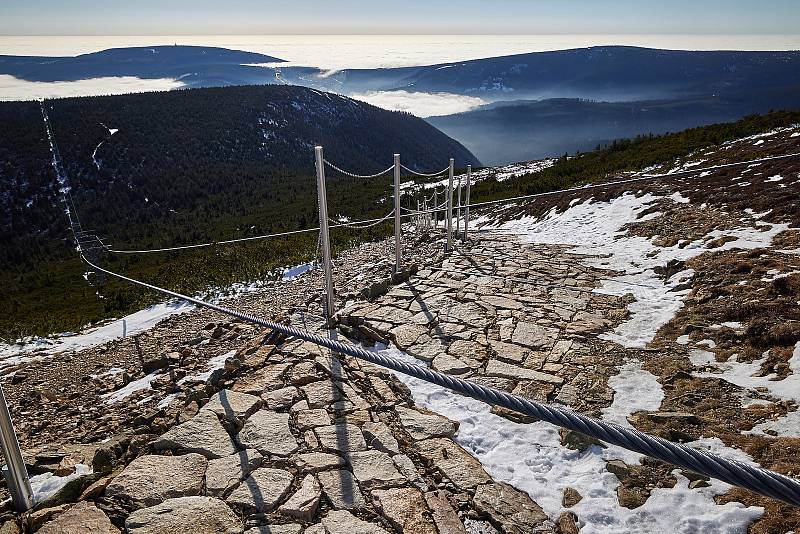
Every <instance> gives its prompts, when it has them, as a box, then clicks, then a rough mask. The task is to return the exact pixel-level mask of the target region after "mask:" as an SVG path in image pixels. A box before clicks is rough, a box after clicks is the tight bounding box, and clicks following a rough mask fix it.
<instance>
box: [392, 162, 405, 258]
mask: <svg viewBox="0 0 800 534" xmlns="http://www.w3.org/2000/svg"><path fill="white" fill-rule="evenodd" d="M400 224H401V219H400V154H395V155H394V270H395V272H398V273H399V272H400V269H401V268H402V267H403V246H402V244H401V243H400Z"/></svg>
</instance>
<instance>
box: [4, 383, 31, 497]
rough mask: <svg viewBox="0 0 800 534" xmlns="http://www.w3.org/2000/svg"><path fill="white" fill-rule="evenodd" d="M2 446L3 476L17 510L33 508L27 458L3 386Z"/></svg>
mask: <svg viewBox="0 0 800 534" xmlns="http://www.w3.org/2000/svg"><path fill="white" fill-rule="evenodd" d="M0 446H2V448H3V456H4V457H5V459H6V465H4V466H3V476H4V477H5V479H6V484H7V485H8V491H9V493H11V500H12V502H13V503H14V509H15V510H16V511H17V512H25V511H27V510H30V509H31V508H33V504H34V503H33V490H32V489H31V482H30V480H28V470H27V469H25V460H23V459H22V451H20V450H19V442H18V441H17V433H16V432H15V431H14V423H12V422H11V414H10V413H9V411H8V404H6V396H5V394H4V393H3V387H2V386H0Z"/></svg>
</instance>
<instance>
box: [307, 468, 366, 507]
mask: <svg viewBox="0 0 800 534" xmlns="http://www.w3.org/2000/svg"><path fill="white" fill-rule="evenodd" d="M317 477H318V478H319V483H320V484H321V485H322V491H323V492H324V493H325V496H326V497H327V498H328V500H329V501H330V502H331V504H332V505H333V507H334V508H336V509H346V510H354V509H361V508H365V507H366V506H367V502H366V500H365V499H364V495H362V493H361V490H360V489H359V487H358V483H357V482H356V480H355V478H353V474H352V473H351V472H350V471H345V470H344V469H334V470H332V471H323V472H321V473H319V475H317Z"/></svg>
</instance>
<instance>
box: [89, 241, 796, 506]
mask: <svg viewBox="0 0 800 534" xmlns="http://www.w3.org/2000/svg"><path fill="white" fill-rule="evenodd" d="M81 259H83V261H84V262H86V264H87V265H89V266H90V267H92V268H94V269H97V270H98V271H101V272H104V273H106V274H108V275H110V276H114V277H117V278H119V279H121V280H125V281H128V282H131V283H133V284H137V285H140V286H142V287H146V288H148V289H152V290H154V291H158V292H160V293H163V294H165V295H169V296H171V297H174V298H177V299H180V300H184V301H186V302H190V303H192V304H195V305H197V306H200V307H203V308H207V309H210V310H213V311H217V312H220V313H224V314H226V315H229V316H231V317H235V318H237V319H239V320H242V321H245V322H248V323H252V324H256V325H259V326H263V327H265V328H269V329H272V330H276V331H278V332H281V333H283V334H286V335H288V336H293V337H296V338H298V339H302V340H304V341H308V342H309V343H314V344H315V345H319V346H322V347H326V348H328V349H330V350H333V351H335V352H339V353H342V354H347V355H349V356H353V357H354V358H358V359H360V360H363V361H366V362H369V363H372V364H375V365H379V366H381V367H386V368H387V369H391V370H393V371H397V372H399V373H403V374H405V375H408V376H412V377H415V378H419V379H420V380H424V381H426V382H430V383H432V384H437V385H439V386H442V387H445V388H448V389H451V390H453V391H455V392H457V393H460V394H462V395H466V396H468V397H472V398H474V399H477V400H480V401H482V402H486V403H488V404H491V405H493V406H501V407H503V408H508V409H509V410H514V411H516V412H519V413H523V414H526V415H529V416H531V417H534V418H536V419H538V420H540V421H545V422H547V423H551V424H554V425H557V426H560V427H563V428H567V429H569V430H574V431H576V432H580V433H581V434H585V435H587V436H591V437H594V438H597V439H600V440H602V441H605V442H607V443H611V444H613V445H618V446H620V447H623V448H625V449H628V450H631V451H634V452H638V453H640V454H644V455H647V456H651V457H653V458H657V459H659V460H662V461H664V462H667V463H670V464H673V465H676V466H678V467H681V468H683V469H688V470H690V471H693V472H695V473H700V474H702V475H706V476H708V477H711V478H716V479H718V480H722V481H723V482H727V483H728V484H732V485H734V486H739V487H742V488H745V489H749V490H750V491H753V492H755V493H759V494H761V495H765V496H767V497H771V498H773V499H778V500H781V501H784V502H787V503H789V504H792V505H794V506H800V480H796V479H793V478H789V477H787V476H785V475H781V474H779V473H775V472H773V471H769V470H766V469H763V468H761V467H758V466H752V465H748V464H745V463H742V462H739V461H736V460H729V459H727V458H724V457H722V456H719V455H716V454H712V453H710V452H706V451H701V450H698V449H693V448H691V447H687V446H686V445H681V444H679V443H672V442H670V441H667V440H665V439H663V438H659V437H656V436H650V435H648V434H645V433H643V432H639V431H638V430H635V429H631V428H625V427H622V426H619V425H616V424H613V423H607V422H605V421H601V420H599V419H595V418H593V417H589V416H586V415H583V414H579V413H577V412H574V411H572V410H570V409H568V408H562V407H558V406H552V405H549V404H544V403H541V402H537V401H534V400H530V399H526V398H524V397H520V396H518V395H513V394H511V393H507V392H505V391H500V390H498V389H494V388H490V387H488V386H484V385H481V384H476V383H474V382H469V381H467V380H464V379H461V378H458V377H455V376H451V375H447V374H443V373H440V372H438V371H434V370H432V369H429V368H428V367H424V366H421V365H414V364H410V363H406V362H403V361H401V360H399V359H397V358H392V357H390V356H385V355H381V354H378V353H376V352H370V351H367V350H365V349H363V348H361V347H357V346H355V345H351V344H346V343H342V342H340V341H336V340H334V339H330V338H327V337H324V336H320V335H317V334H312V333H310V332H306V331H304V330H300V329H298V328H294V327H292V326H287V325H283V324H280V323H276V322H273V321H269V320H267V319H262V318H260V317H256V316H254V315H250V314H247V313H242V312H239V311H236V310H231V309H229V308H225V307H223V306H219V305H217V304H213V303H210V302H205V301H202V300H200V299H196V298H193V297H189V296H186V295H182V294H180V293H176V292H174V291H170V290H168V289H163V288H160V287H158V286H154V285H152V284H148V283H146V282H141V281H139V280H136V279H134V278H130V277H127V276H124V275H121V274H118V273H115V272H112V271H109V270H106V269H103V268H102V267H98V266H97V265H95V264H93V263H91V262H90V261H89V260H87V259H86V257H85V256H83V255H81Z"/></svg>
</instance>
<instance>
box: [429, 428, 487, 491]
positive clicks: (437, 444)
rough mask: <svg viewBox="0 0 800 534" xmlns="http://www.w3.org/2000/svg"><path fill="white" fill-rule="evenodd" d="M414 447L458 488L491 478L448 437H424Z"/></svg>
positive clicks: (475, 484) (478, 463) (474, 484)
mask: <svg viewBox="0 0 800 534" xmlns="http://www.w3.org/2000/svg"><path fill="white" fill-rule="evenodd" d="M416 448H417V452H418V453H419V454H420V456H422V457H423V458H425V459H426V460H427V461H428V462H430V463H432V464H433V465H434V466H436V467H437V468H438V469H439V470H441V471H442V473H443V474H444V475H445V476H446V477H447V478H449V479H450V481H451V482H452V483H453V484H455V485H456V487H458V488H460V489H468V488H474V487H475V486H477V485H478V484H483V483H486V482H489V481H490V480H491V477H490V476H489V475H488V474H487V473H486V471H485V470H484V469H483V466H481V464H480V462H478V461H477V460H476V459H475V458H473V457H472V456H471V455H470V454H469V453H467V452H466V451H465V450H464V449H462V448H461V447H459V446H458V445H456V444H455V443H453V442H452V441H451V440H449V439H445V438H433V439H426V440H424V441H420V442H419V443H417V445H416Z"/></svg>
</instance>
